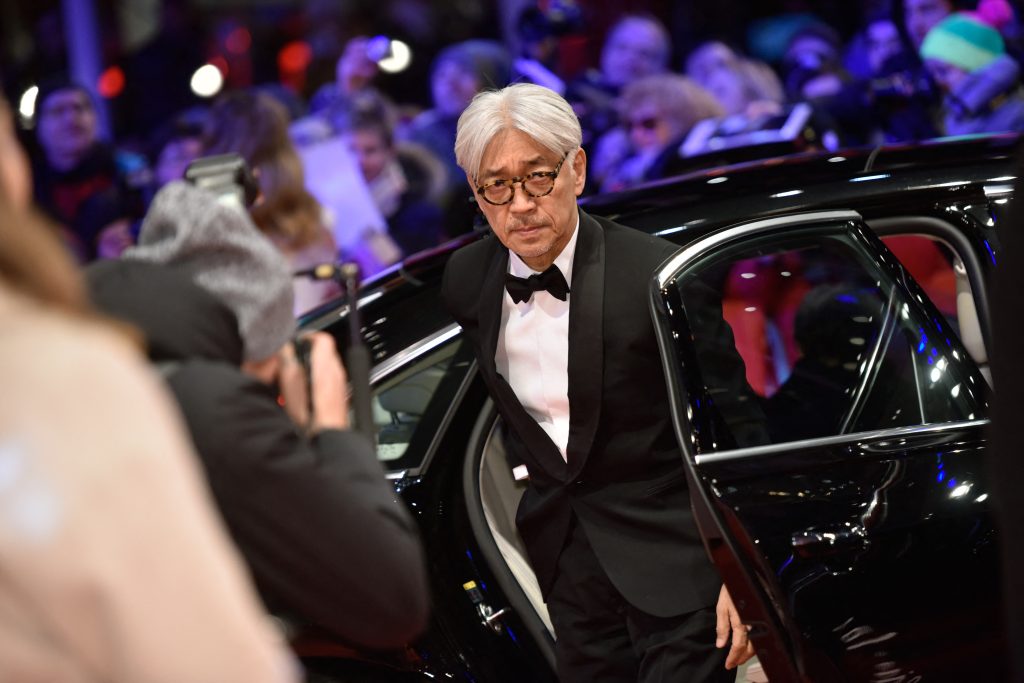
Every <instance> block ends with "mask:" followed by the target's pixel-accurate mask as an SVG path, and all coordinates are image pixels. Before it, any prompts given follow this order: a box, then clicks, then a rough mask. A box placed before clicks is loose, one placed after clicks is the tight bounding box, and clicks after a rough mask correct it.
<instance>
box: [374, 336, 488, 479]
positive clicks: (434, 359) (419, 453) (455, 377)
mask: <svg viewBox="0 0 1024 683" xmlns="http://www.w3.org/2000/svg"><path fill="white" fill-rule="evenodd" d="M462 346H463V345H462V343H461V341H460V339H459V338H455V339H453V340H451V341H448V342H447V343H445V344H443V345H442V346H440V347H438V348H434V349H431V350H430V351H429V352H427V353H424V354H422V355H418V356H416V357H414V358H411V359H409V360H408V362H406V363H405V364H403V365H401V366H399V367H396V368H395V369H394V370H392V371H391V372H389V373H388V374H387V375H386V376H384V377H382V378H381V379H379V380H378V381H377V382H376V383H375V384H374V386H373V397H372V407H373V418H374V425H375V427H376V431H377V457H378V459H379V460H380V461H381V463H382V464H383V465H384V467H385V469H386V470H388V471H389V472H404V471H407V470H409V469H412V468H415V467H418V466H420V465H421V464H423V462H424V459H425V458H426V456H427V454H428V452H429V450H430V446H431V444H432V442H433V440H434V439H435V437H436V436H437V435H438V433H439V432H440V431H441V425H442V422H443V420H444V418H445V416H446V414H447V413H448V410H449V409H450V408H451V406H452V405H453V404H454V403H455V402H456V400H457V396H458V393H459V390H460V388H461V386H462V384H463V380H464V379H465V377H466V373H467V372H468V371H469V368H470V366H471V358H470V357H469V356H468V355H467V352H466V351H465V350H463V352H462V353H460V348H462Z"/></svg>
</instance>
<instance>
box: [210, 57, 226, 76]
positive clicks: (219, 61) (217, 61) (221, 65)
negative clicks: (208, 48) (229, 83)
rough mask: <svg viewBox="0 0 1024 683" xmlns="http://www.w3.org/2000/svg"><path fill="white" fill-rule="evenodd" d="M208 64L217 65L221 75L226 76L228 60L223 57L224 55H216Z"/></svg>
mask: <svg viewBox="0 0 1024 683" xmlns="http://www.w3.org/2000/svg"><path fill="white" fill-rule="evenodd" d="M210 64H211V65H213V66H215V67H217V70H218V71H220V73H221V75H222V76H224V78H227V76H228V60H226V59H224V57H222V56H221V55H217V56H216V57H214V58H213V59H211V60H210Z"/></svg>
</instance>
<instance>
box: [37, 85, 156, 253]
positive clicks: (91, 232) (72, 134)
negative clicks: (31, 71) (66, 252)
mask: <svg viewBox="0 0 1024 683" xmlns="http://www.w3.org/2000/svg"><path fill="white" fill-rule="evenodd" d="M36 139H37V141H38V143H39V151H40V153H39V154H38V155H37V156H36V159H35V160H34V164H33V176H34V181H33V182H34V187H35V198H36V202H37V203H38V205H39V206H40V207H41V208H42V209H43V210H44V211H46V212H47V213H48V214H49V215H50V216H51V217H52V218H54V219H55V220H56V221H57V222H58V223H60V225H61V226H62V227H63V231H64V235H65V237H66V239H67V242H68V245H69V247H70V248H71V251H72V253H74V254H75V256H76V257H77V258H78V260H79V261H81V262H87V261H91V260H93V259H95V258H97V257H100V258H116V257H117V256H118V255H119V254H120V253H121V252H122V251H123V250H124V249H125V248H127V247H128V246H130V245H131V243H132V235H131V222H132V219H133V218H134V217H137V216H138V215H140V214H141V211H142V201H143V199H142V192H141V190H142V188H143V187H144V185H145V184H146V183H147V182H148V176H149V171H148V167H147V165H146V163H145V161H144V160H143V159H142V157H140V156H138V155H134V154H128V153H125V152H122V151H120V150H117V149H116V148H115V147H113V146H112V145H110V144H108V143H106V142H104V141H103V140H101V139H100V137H99V125H98V120H97V116H96V109H95V106H94V103H93V100H92V96H91V95H90V94H89V92H88V91H87V90H86V89H85V88H84V87H83V86H81V85H80V84H78V83H76V82H74V81H72V80H70V79H68V78H66V77H64V76H54V77H52V78H50V79H48V80H46V81H44V82H43V83H42V84H41V85H40V87H39V93H38V95H37V96H36Z"/></svg>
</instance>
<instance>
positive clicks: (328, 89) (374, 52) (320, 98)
mask: <svg viewBox="0 0 1024 683" xmlns="http://www.w3.org/2000/svg"><path fill="white" fill-rule="evenodd" d="M382 40H387V38H384V37H383V36H378V37H376V38H370V37H369V36H355V37H354V38H352V39H351V40H349V41H348V42H347V43H345V49H344V50H343V51H342V53H341V56H340V57H338V62H337V65H336V67H335V80H334V81H333V82H331V83H327V84H325V85H323V86H321V87H320V89H319V90H317V91H316V93H314V94H313V97H312V98H310V101H309V113H310V114H311V115H314V116H317V115H325V116H326V115H329V114H328V112H330V111H331V110H332V109H335V108H338V107H345V106H347V103H348V102H349V101H350V100H351V99H352V97H354V96H356V95H358V94H362V93H374V92H376V88H374V87H373V81H374V80H375V79H376V78H377V76H378V74H379V73H380V67H379V66H378V62H379V61H380V60H381V59H382V58H383V57H385V56H386V54H384V51H383V50H382V49H381V45H382V43H381V41H382Z"/></svg>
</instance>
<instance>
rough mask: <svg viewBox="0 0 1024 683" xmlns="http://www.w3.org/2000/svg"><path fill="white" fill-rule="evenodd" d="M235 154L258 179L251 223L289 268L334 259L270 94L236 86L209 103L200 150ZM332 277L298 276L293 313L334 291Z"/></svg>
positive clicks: (285, 121) (330, 238)
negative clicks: (266, 238)
mask: <svg viewBox="0 0 1024 683" xmlns="http://www.w3.org/2000/svg"><path fill="white" fill-rule="evenodd" d="M232 152H233V153H236V154H240V155H241V156H242V157H243V158H244V159H245V161H246V162H247V163H248V164H249V167H250V168H251V169H252V171H253V173H255V174H256V177H257V179H258V181H259V186H260V194H261V199H259V200H258V201H257V203H256V204H255V205H254V206H253V207H252V208H251V213H252V218H253V221H255V223H256V225H257V226H258V227H259V228H260V230H262V231H263V232H264V234H266V235H267V236H268V237H269V238H270V240H271V241H272V242H273V243H274V244H275V245H276V246H277V247H278V249H280V250H281V252H282V253H283V254H284V255H285V257H286V258H287V259H288V263H289V264H290V266H291V268H292V271H293V272H298V271H305V270H308V269H310V268H312V267H314V266H317V265H319V264H322V263H334V262H335V261H337V259H338V255H337V246H336V245H335V243H334V237H333V236H332V235H331V232H330V230H328V229H327V227H326V226H325V225H324V218H323V211H322V209H321V207H320V204H319V202H317V200H316V198H314V197H313V195H311V194H310V193H309V192H308V191H307V190H306V186H305V178H304V174H303V167H302V160H301V159H300V158H299V155H298V152H297V151H296V149H295V145H294V144H293V143H292V140H291V138H290V137H289V135H288V116H287V114H286V112H285V110H284V107H283V106H282V105H281V104H279V103H278V102H277V101H276V100H274V99H273V98H272V97H270V96H269V95H266V94H264V93H252V92H245V91H235V92H232V93H228V94H227V95H225V96H223V97H222V98H221V99H220V100H218V101H217V102H215V103H214V105H213V107H212V108H211V109H210V113H209V116H208V117H207V120H206V127H205V129H204V132H203V153H204V154H226V153H232ZM337 294H338V287H337V285H336V284H335V283H334V282H333V281H332V280H312V279H310V278H308V277H299V278H297V279H296V283H295V302H294V303H295V314H296V315H299V314H302V313H305V312H307V311H309V310H311V309H312V308H315V307H316V306H318V305H320V304H322V303H324V302H326V301H329V300H330V299H332V298H333V297H335V296H337Z"/></svg>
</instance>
